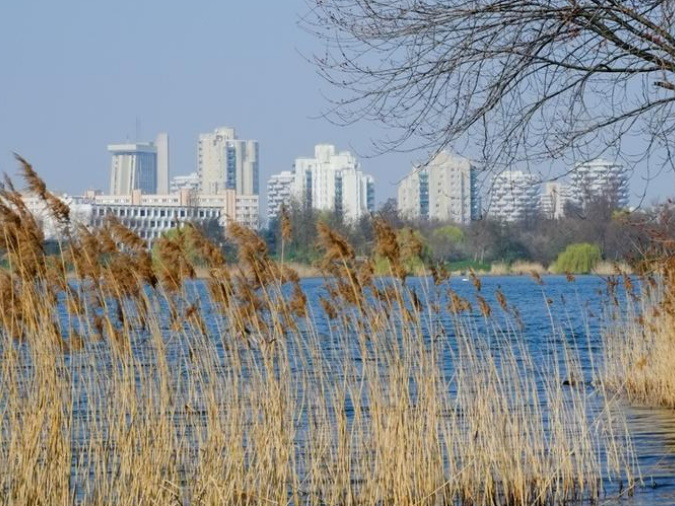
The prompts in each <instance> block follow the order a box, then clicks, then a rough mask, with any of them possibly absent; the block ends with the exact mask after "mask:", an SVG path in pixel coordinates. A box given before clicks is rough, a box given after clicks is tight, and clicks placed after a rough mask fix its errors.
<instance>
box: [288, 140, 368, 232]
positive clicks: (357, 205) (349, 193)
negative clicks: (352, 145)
mask: <svg viewBox="0 0 675 506" xmlns="http://www.w3.org/2000/svg"><path fill="white" fill-rule="evenodd" d="M292 193H293V196H294V197H295V198H297V199H299V200H301V201H302V202H303V203H304V204H305V205H307V206H309V207H312V208H314V209H322V210H327V211H335V212H337V213H339V214H341V215H342V216H343V217H344V218H345V220H349V221H353V220H357V219H359V218H360V217H361V216H363V215H364V214H367V213H369V212H372V211H373V210H374V205H375V184H374V179H373V177H372V176H370V175H368V174H364V173H363V172H362V171H361V167H360V165H359V162H358V161H357V159H356V158H355V157H354V155H352V154H351V153H350V152H349V151H340V152H337V150H336V149H335V146H333V145H332V144H318V145H316V146H315V147H314V157H313V158H305V157H303V158H296V160H295V165H294V180H293V185H292Z"/></svg>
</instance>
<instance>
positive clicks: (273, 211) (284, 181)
mask: <svg viewBox="0 0 675 506" xmlns="http://www.w3.org/2000/svg"><path fill="white" fill-rule="evenodd" d="M293 181H295V174H294V173H293V172H291V171H289V170H285V171H283V172H281V173H279V174H274V175H273V176H272V177H270V178H269V181H267V220H268V221H271V220H274V219H276V218H277V217H278V216H279V215H280V214H281V206H283V205H284V204H286V205H288V204H289V203H290V201H291V195H292V187H293Z"/></svg>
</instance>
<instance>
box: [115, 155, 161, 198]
mask: <svg viewBox="0 0 675 506" xmlns="http://www.w3.org/2000/svg"><path fill="white" fill-rule="evenodd" d="M108 151H109V152H110V154H111V155H112V165H111V170H110V193H111V194H112V195H129V194H130V193H131V192H132V191H134V190H141V191H143V192H147V193H156V191H157V146H155V144H153V143H152V142H136V143H127V144H110V145H109V146H108Z"/></svg>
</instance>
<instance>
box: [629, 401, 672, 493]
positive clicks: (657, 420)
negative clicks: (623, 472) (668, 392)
mask: <svg viewBox="0 0 675 506" xmlns="http://www.w3.org/2000/svg"><path fill="white" fill-rule="evenodd" d="M625 412H626V416H627V422H628V428H629V430H630V433H631V437H632V439H633V444H634V445H635V449H636V453H637V457H638V461H639V465H640V471H641V473H642V479H643V482H644V489H643V490H640V491H639V492H638V494H637V496H636V497H635V498H634V500H633V501H631V502H630V503H629V504H640V505H642V504H645V505H647V504H655V505H657V504H658V505H672V504H675V411H673V410H670V409H660V408H638V407H630V406H625Z"/></svg>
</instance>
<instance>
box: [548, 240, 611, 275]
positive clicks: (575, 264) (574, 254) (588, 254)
mask: <svg viewBox="0 0 675 506" xmlns="http://www.w3.org/2000/svg"><path fill="white" fill-rule="evenodd" d="M600 259H601V255H600V248H599V247H598V246H597V245H595V244H590V243H587V242H582V243H577V244H570V245H569V246H567V248H566V249H565V251H563V252H562V253H560V254H559V255H558V259H557V260H556V261H555V265H554V266H553V270H554V271H555V272H572V273H575V274H588V273H589V272H591V271H592V270H593V268H594V267H595V265H596V264H597V263H598V262H599V261H600Z"/></svg>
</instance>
